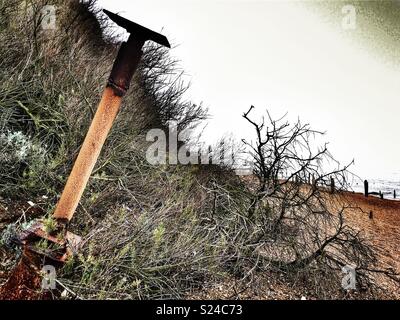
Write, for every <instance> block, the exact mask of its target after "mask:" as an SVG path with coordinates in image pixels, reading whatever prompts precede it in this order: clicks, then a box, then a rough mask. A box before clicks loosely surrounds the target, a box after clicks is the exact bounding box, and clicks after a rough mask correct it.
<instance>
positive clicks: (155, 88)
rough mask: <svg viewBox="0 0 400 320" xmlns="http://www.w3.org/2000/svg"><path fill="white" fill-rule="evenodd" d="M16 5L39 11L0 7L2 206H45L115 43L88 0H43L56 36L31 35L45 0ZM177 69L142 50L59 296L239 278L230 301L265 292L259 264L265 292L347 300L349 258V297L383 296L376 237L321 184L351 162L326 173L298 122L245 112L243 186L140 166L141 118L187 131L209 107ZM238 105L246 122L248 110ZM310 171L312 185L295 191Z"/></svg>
mask: <svg viewBox="0 0 400 320" xmlns="http://www.w3.org/2000/svg"><path fill="white" fill-rule="evenodd" d="M26 3H28V4H32V5H33V12H34V13H36V14H35V15H34V16H33V17H32V15H30V14H27V11H24V10H25V8H24V7H23V6H22V7H21V4H22V1H18V0H4V1H2V2H0V11H1V12H3V13H4V14H2V15H1V16H0V26H1V29H0V41H1V43H2V44H4V45H3V46H2V47H0V58H1V59H0V78H1V79H0V80H1V81H0V148H1V150H0V151H1V155H0V164H1V165H0V182H1V184H0V195H2V197H3V198H4V199H8V200H7V201H5V200H3V201H2V203H3V205H6V206H9V205H8V204H10V203H11V204H12V203H15V204H19V203H21V201H22V200H21V199H24V200H23V201H24V203H26V201H27V200H32V199H37V198H40V199H43V198H42V196H45V197H46V200H43V201H42V203H41V204H40V207H41V210H43V211H44V212H47V213H49V214H50V213H51V212H52V210H53V207H54V205H55V203H56V202H57V196H58V195H59V194H60V192H61V190H62V187H63V185H64V183H65V181H66V177H67V175H68V173H69V170H70V168H71V166H72V163H73V160H74V159H75V157H76V155H77V152H78V150H79V147H80V145H81V143H82V141H83V138H84V135H85V132H86V128H87V127H88V125H89V122H90V120H91V118H92V116H93V113H94V110H93V108H94V106H96V105H97V102H98V100H99V97H100V93H101V91H102V89H103V87H104V84H105V81H106V76H107V75H108V72H109V71H110V69H111V66H112V60H113V57H114V56H115V53H116V48H117V44H116V38H115V35H113V34H110V32H109V31H106V30H109V29H106V24H105V22H104V21H102V20H101V19H99V17H100V16H99V12H97V9H96V6H95V2H94V1H89V2H86V3H84V4H82V3H79V2H78V1H70V2H67V3H65V2H64V1H58V0H54V1H52V4H54V3H56V4H57V7H58V13H59V15H58V17H59V19H58V25H57V30H56V31H54V30H53V31H49V30H48V31H43V30H40V14H39V12H40V8H41V7H42V6H43V5H44V4H46V1H32V2H31V1H27V2H26ZM21 10H22V11H21ZM35 17H36V18H35ZM32 26H34V27H33V28H32ZM32 30H33V31H32ZM181 77H182V73H181V71H180V70H179V68H178V63H177V61H176V60H174V59H172V58H171V57H170V56H169V55H168V53H167V52H166V51H165V50H164V49H162V48H160V47H158V46H147V47H146V48H145V52H144V60H143V63H142V65H141V66H140V70H139V73H138V74H137V76H136V77H135V79H134V81H133V84H132V87H131V90H130V92H129V94H128V96H127V98H126V100H125V101H124V105H123V106H122V111H121V113H120V115H119V117H118V120H117V122H116V123H115V125H114V127H113V130H112V133H111V135H110V136H109V138H108V140H107V143H106V145H105V148H104V150H103V152H102V155H101V158H100V159H99V162H98V164H97V166H96V168H95V170H94V172H93V174H92V177H91V179H90V182H89V185H88V188H87V190H86V191H85V194H84V196H83V198H82V201H81V203H80V206H79V208H78V211H77V213H76V216H75V218H74V220H73V221H72V225H71V228H72V231H73V232H74V233H76V234H79V235H81V236H82V237H83V244H84V245H83V248H82V250H81V252H80V253H79V254H78V255H76V256H75V257H74V258H73V259H71V260H70V261H68V262H67V263H66V265H65V266H64V268H63V269H62V270H61V271H60V272H59V274H58V277H57V283H58V286H59V289H60V293H61V292H63V294H62V295H61V296H62V297H64V298H69V299H165V298H187V297H196V296H201V294H202V293H204V292H207V290H208V289H210V288H213V287H214V286H215V284H219V283H222V284H232V283H233V284H232V285H231V286H229V287H230V288H231V290H232V293H231V294H229V295H228V296H227V295H226V294H225V293H226V292H225V291H223V292H221V295H218V294H217V295H215V296H214V295H212V294H211V293H210V295H209V296H207V297H215V298H220V297H221V298H222V297H224V298H226V297H228V298H231V299H232V298H236V297H242V296H243V295H242V294H243V293H244V292H248V291H249V290H250V292H253V293H254V292H256V291H257V290H259V291H258V294H253V297H258V298H266V297H269V298H273V295H272V296H271V295H265V294H264V295H263V294H262V293H261V294H260V291H263V290H266V289H265V288H266V287H268V285H267V284H266V282H264V281H266V278H265V275H268V276H269V277H271V284H270V285H269V289H268V290H274V289H273V288H274V286H276V287H277V288H283V289H279V290H281V292H284V290H288V291H290V292H289V293H286V298H299V297H300V295H303V294H304V295H307V296H310V297H315V298H332V297H334V298H336V297H338V298H346V297H347V295H348V292H346V291H344V290H343V289H342V287H341V279H342V277H343V275H342V273H341V268H342V267H343V266H345V265H348V264H350V265H353V266H354V267H355V268H356V270H357V274H358V275H359V277H357V281H358V284H357V286H358V289H359V291H358V292H359V296H357V297H359V298H368V297H378V293H377V292H378V291H377V290H378V287H379V285H377V284H376V283H374V282H373V281H371V274H373V273H374V272H373V271H374V270H375V269H376V270H377V268H376V267H375V264H376V262H377V259H376V255H375V253H374V251H373V248H372V246H371V244H370V243H368V242H366V241H365V240H364V239H363V238H362V237H361V234H360V233H359V232H358V231H357V230H356V229H354V228H353V227H350V226H349V225H347V224H346V223H345V220H344V219H343V216H344V215H345V212H346V209H347V207H348V205H347V204H344V205H343V202H342V199H339V196H337V195H335V194H333V195H330V194H328V193H327V192H326V190H325V189H323V188H322V187H323V186H324V185H326V184H327V183H328V182H329V181H330V178H331V177H332V178H334V179H335V181H336V183H337V188H340V186H343V185H344V184H345V180H344V178H345V176H346V168H341V169H334V170H330V171H328V172H324V171H323V170H322V169H323V165H322V162H323V159H328V158H330V156H329V154H328V152H327V149H326V148H325V147H323V148H322V149H318V150H317V151H316V152H314V151H313V150H311V146H312V139H311V138H312V135H313V134H318V133H317V132H315V131H312V130H311V129H310V128H309V127H308V126H302V125H301V124H300V123H297V124H295V125H294V126H291V125H290V124H288V123H285V122H284V123H283V124H281V123H280V121H275V120H273V119H272V118H269V121H270V126H269V127H268V128H269V129H268V131H267V132H266V134H265V132H263V130H264V129H265V127H264V126H263V125H262V124H257V122H256V121H253V120H251V124H252V125H253V126H254V127H255V129H256V137H257V140H256V141H257V142H256V145H249V146H250V148H251V149H250V151H249V153H250V155H252V156H253V159H254V160H255V163H256V165H255V171H254V173H255V176H256V177H257V179H258V180H257V183H254V182H253V181H251V183H247V182H246V181H244V180H243V179H241V178H239V177H237V176H235V175H234V173H233V171H232V170H231V168H223V167H218V166H198V165H194V166H179V165H177V166H166V165H165V166H164V165H159V166H152V165H150V164H149V163H148V162H147V161H146V159H145V149H146V142H145V137H144V133H145V132H146V130H147V129H149V128H166V127H167V125H168V123H169V122H171V121H174V122H177V123H178V129H179V130H182V129H184V128H187V127H190V126H193V125H195V124H196V123H198V122H199V121H201V120H203V119H204V118H205V117H206V116H207V112H206V110H204V109H203V108H202V107H201V105H198V104H193V103H191V102H190V101H186V100H185V98H184V93H185V90H186V86H185V84H184V83H183V82H182V78H181ZM245 116H246V118H248V119H249V112H248V113H246V115H245ZM249 120H250V119H249ZM271 125H272V126H271ZM310 176H314V179H315V186H312V185H311V186H307V187H304V183H305V182H306V181H305V179H309V178H310ZM296 177H297V178H296ZM283 178H284V179H283ZM293 178H294V179H295V181H293ZM296 179H297V180H296ZM33 202H35V203H36V204H37V203H38V201H33ZM14 207H15V210H14V209H13V207H12V205H11V206H9V209H8V210H7V213H6V211H5V210H0V215H3V214H5V213H6V214H7V216H5V217H4V216H0V219H6V220H4V221H6V223H7V226H5V225H4V226H2V227H3V230H2V231H3V233H2V239H3V241H2V249H1V252H3V251H4V252H6V251H7V252H10V251H9V247H12V249H13V250H14V251H12V257H14V259H11V260H12V261H14V262H15V261H16V258H17V257H18V249H17V248H15V247H14V246H12V245H9V241H6V240H7V239H6V237H5V234H6V233H5V232H4V230H5V228H7V229H8V230H9V231H10V230H11V229H12V230H14V232H15V230H18V229H19V228H23V227H24V224H23V222H25V221H23V220H21V216H22V214H21V211H20V210H18V206H17V205H14ZM31 210H32V209H31ZM11 211H16V212H18V213H16V212H14V213H10V214H11V216H12V218H10V219H12V220H14V219H15V220H14V224H11V220H7V219H8V218H7V217H8V214H9V213H8V212H11ZM35 215H36V213H35ZM11 216H10V217H11ZM31 218H33V216H30V215H25V217H24V219H27V220H28V221H29V220H30V219H31ZM0 227H1V226H0ZM12 230H11V231H12ZM8 234H9V233H8ZM6 248H7V250H6ZM5 255H6V254H4V256H3V255H2V256H1V257H0V258H1V259H2V261H1V262H2V264H0V265H1V266H2V268H4V269H5V270H4V271H7V270H9V269H10V268H11V267H12V263H10V261H11V260H10V254H9V253H8V254H7V257H8V258H5ZM6 259H7V263H5V261H6ZM373 269H374V270H373ZM376 270H375V271H376ZM379 270H381V269H379ZM1 271H3V270H1ZM386 271H387V270H386ZM386 271H385V272H386ZM382 274H384V273H382ZM390 275H391V276H393V278H394V277H395V275H394V274H393V273H391V274H390ZM0 281H1V279H0ZM390 281H395V280H393V279H392V278H390ZM388 294H389V295H390V292H389V293H388Z"/></svg>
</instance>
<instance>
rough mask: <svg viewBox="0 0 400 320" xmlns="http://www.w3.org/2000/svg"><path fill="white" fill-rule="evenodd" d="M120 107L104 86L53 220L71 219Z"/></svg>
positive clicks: (111, 93)
mask: <svg viewBox="0 0 400 320" xmlns="http://www.w3.org/2000/svg"><path fill="white" fill-rule="evenodd" d="M120 105H121V97H120V96H117V95H116V94H115V93H114V90H113V89H112V88H110V87H107V88H106V89H105V91H104V94H103V97H102V99H101V102H100V105H99V107H98V109H97V112H96V115H95V116H94V119H93V122H92V124H91V126H90V128H89V131H88V133H87V135H86V138H85V141H84V142H83V145H82V148H81V150H80V152H79V155H78V157H77V159H76V161H75V164H74V167H73V168H72V172H71V174H70V176H69V178H68V181H67V184H66V185H65V188H64V191H63V193H62V195H61V198H60V201H59V202H58V204H57V207H56V210H55V212H54V215H53V216H54V218H55V219H57V220H58V219H60V220H65V219H66V220H71V218H72V216H73V214H74V212H75V209H76V208H77V206H78V203H79V200H80V198H81V196H82V194H83V191H84V189H85V187H86V184H87V182H88V180H89V177H90V175H91V173H92V170H93V168H94V166H95V164H96V161H97V158H98V157H99V155H100V151H101V149H102V147H103V144H104V142H105V140H106V138H107V135H108V133H109V131H110V129H111V127H112V124H113V122H114V119H115V118H116V116H117V114H118V111H119V107H120Z"/></svg>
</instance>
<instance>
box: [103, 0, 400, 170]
mask: <svg viewBox="0 0 400 320" xmlns="http://www.w3.org/2000/svg"><path fill="white" fill-rule="evenodd" d="M99 4H100V5H101V6H102V7H104V8H107V9H109V10H111V11H114V12H119V13H120V14H121V15H123V16H125V17H127V18H129V19H131V20H133V21H135V22H137V23H140V24H142V25H144V26H146V27H148V28H151V29H153V30H155V31H161V30H162V33H163V34H165V35H166V36H167V37H168V38H169V40H170V42H172V43H173V44H175V45H179V46H178V47H177V48H174V49H172V50H171V55H173V56H174V57H176V58H178V59H180V60H181V66H182V68H183V69H184V70H185V71H186V73H187V74H188V75H189V76H188V80H190V81H191V83H192V88H191V90H190V92H189V93H188V94H189V98H190V99H191V100H193V102H201V101H202V102H203V104H204V106H207V107H209V109H210V114H211V116H212V119H210V121H209V125H208V127H207V129H206V132H205V134H206V137H207V138H208V139H210V140H217V139H218V138H219V137H221V136H222V135H223V134H225V133H233V134H234V136H236V137H237V138H238V139H240V138H249V137H251V136H252V133H253V132H252V131H251V128H250V127H249V126H248V125H247V123H246V122H245V121H244V120H243V119H242V118H241V115H242V113H243V112H244V111H247V109H248V108H249V107H250V105H254V106H255V107H256V108H257V110H258V113H260V114H261V113H262V112H263V111H264V110H265V109H267V108H268V110H269V111H270V113H271V114H272V115H273V116H275V117H279V116H281V115H283V114H284V113H286V112H288V113H289V118H290V119H292V120H295V119H296V118H297V117H300V119H301V120H302V121H303V122H308V123H310V124H311V125H312V126H313V127H314V128H315V129H318V130H322V131H327V135H326V136H325V139H326V141H328V142H330V149H331V151H332V153H333V154H334V156H335V157H336V158H337V159H338V160H340V161H341V162H343V163H346V162H349V161H351V160H352V159H353V158H354V159H355V162H356V165H355V166H354V168H353V171H354V172H355V173H357V174H359V175H360V176H361V177H362V178H379V177H383V176H385V177H387V176H389V175H390V174H391V173H394V172H399V171H400V148H399V147H398V144H397V141H398V140H399V127H400V126H399V124H400V108H399V107H400V105H399V104H400V103H399V96H400V63H399V60H400V51H399V49H400V45H399V44H398V42H397V41H398V39H399V38H398V35H400V33H399V30H400V29H399V23H400V19H398V18H400V15H399V14H398V13H400V12H399V11H400V5H398V3H395V2H386V3H384V4H383V5H382V3H380V4H377V2H372V1H365V2H356V1H346V2H342V1H329V2H328V1H325V2H324V1H322V2H319V3H316V2H312V1H308V2H303V1H261V0H259V1H245V0H243V1H237V0H231V1H227V0H226V1H218V0H199V1H195V0H185V1H183V0H182V1H168V0H162V1H156V0H146V1H136V0H130V1H126V0H125V1H122V0H100V1H99ZM347 4H352V5H353V6H354V8H355V10H356V16H355V17H356V20H355V21H356V22H355V29H344V28H343V24H342V21H343V19H344V18H346V17H348V16H347V14H348V11H346V12H345V13H343V12H342V8H343V6H344V5H347ZM396 10H397V11H396ZM345 21H348V20H345ZM397 22H399V23H397ZM396 24H397V25H396Z"/></svg>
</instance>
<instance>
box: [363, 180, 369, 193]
mask: <svg viewBox="0 0 400 320" xmlns="http://www.w3.org/2000/svg"><path fill="white" fill-rule="evenodd" d="M368 195H369V191H368V180H364V196H365V197H368Z"/></svg>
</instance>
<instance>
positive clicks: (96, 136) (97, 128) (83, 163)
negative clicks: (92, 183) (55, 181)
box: [53, 10, 170, 223]
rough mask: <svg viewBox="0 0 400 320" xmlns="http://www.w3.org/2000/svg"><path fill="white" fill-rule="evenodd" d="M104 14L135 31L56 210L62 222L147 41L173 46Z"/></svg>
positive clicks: (82, 186)
mask: <svg viewBox="0 0 400 320" xmlns="http://www.w3.org/2000/svg"><path fill="white" fill-rule="evenodd" d="M104 11H105V13H106V14H107V15H108V16H109V17H110V18H111V19H112V20H113V21H114V22H116V23H117V24H118V25H120V26H122V27H124V28H125V29H126V30H127V31H128V32H131V36H130V37H129V40H128V42H126V43H123V44H122V47H121V49H120V51H119V54H118V57H117V59H116V60H115V63H114V67H113V70H112V72H111V75H110V78H109V80H108V83H107V87H106V89H105V91H104V94H103V97H102V99H101V101H100V104H99V107H98V109H97V112H96V114H95V116H94V119H93V122H92V124H91V126H90V128H89V131H88V133H87V135H86V138H85V140H84V142H83V145H82V147H81V150H80V152H79V155H78V157H77V159H76V161H75V164H74V167H73V169H72V171H71V174H70V176H69V178H68V180H67V184H66V185H65V188H64V191H63V193H62V195H61V198H60V200H59V202H58V204H57V207H56V209H55V212H54V215H53V216H54V218H55V219H57V221H59V222H64V223H67V222H68V221H70V220H71V219H72V217H73V215H74V212H75V210H76V208H77V206H78V204H79V201H80V199H81V196H82V194H83V191H84V190H85V187H86V185H87V182H88V180H89V178H90V175H91V173H92V171H93V168H94V166H95V164H96V161H97V158H98V157H99V155H100V152H101V149H102V147H103V144H104V142H105V140H106V138H107V135H108V133H109V131H110V129H111V127H112V124H113V122H114V120H115V118H116V117H117V115H118V111H119V108H120V106H121V102H122V97H123V96H124V95H125V93H126V91H127V90H128V88H129V84H130V82H131V79H132V77H133V74H134V73H135V71H136V69H137V66H138V64H139V62H140V58H141V56H142V47H143V45H144V42H145V41H146V40H153V41H155V42H158V43H159V44H161V45H164V46H167V47H170V45H169V42H168V40H167V39H166V38H165V37H164V36H162V35H160V34H157V33H155V32H153V31H151V30H149V29H146V28H144V27H142V26H139V25H137V24H135V23H133V22H131V21H129V20H126V19H124V18H122V17H119V16H117V15H115V14H113V13H111V12H109V11H106V10H104Z"/></svg>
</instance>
